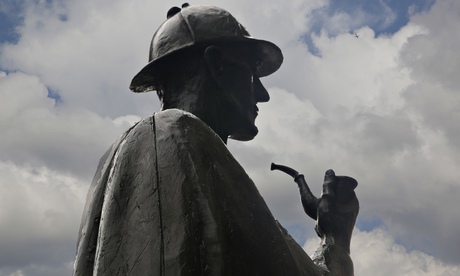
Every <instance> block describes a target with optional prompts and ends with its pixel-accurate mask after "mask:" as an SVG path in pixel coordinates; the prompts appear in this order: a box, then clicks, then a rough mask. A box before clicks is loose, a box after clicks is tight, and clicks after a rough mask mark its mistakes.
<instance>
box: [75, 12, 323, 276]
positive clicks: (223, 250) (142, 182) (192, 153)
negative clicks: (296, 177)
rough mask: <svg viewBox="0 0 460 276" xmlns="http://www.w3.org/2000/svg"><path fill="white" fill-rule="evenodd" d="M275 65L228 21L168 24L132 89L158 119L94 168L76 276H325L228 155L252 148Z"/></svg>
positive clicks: (205, 17) (269, 52)
mask: <svg viewBox="0 0 460 276" xmlns="http://www.w3.org/2000/svg"><path fill="white" fill-rule="evenodd" d="M282 60H283V56H282V53H281V51H280V49H279V48H278V47H277V46H276V45H274V44H273V43H271V42H268V41H264V40H258V39H254V38H252V37H250V36H249V34H248V32H247V31H246V30H245V29H244V27H243V26H242V25H241V24H240V23H238V21H237V20H236V19H235V18H234V17H233V16H232V15H230V14H229V13H228V12H227V11H225V10H223V9H220V8H216V7H211V6H189V7H183V8H182V9H180V8H173V9H171V10H170V12H168V19H167V20H166V21H165V22H164V23H163V24H162V25H161V26H160V28H159V29H158V30H157V32H156V33H155V35H154V37H153V39H152V44H151V49H150V62H149V64H148V65H147V66H145V67H144V68H143V69H142V70H141V71H140V72H139V73H138V74H137V75H136V76H135V77H134V79H133V81H132V83H131V86H130V88H131V90H133V91H134V92H147V91H151V90H156V92H157V94H158V96H159V98H160V101H161V103H162V110H161V111H160V112H157V113H155V114H154V115H152V116H150V117H148V118H145V119H143V120H142V121H140V122H138V123H137V124H136V125H135V126H133V127H132V128H130V129H129V130H128V131H127V132H125V133H124V134H123V135H122V136H121V137H120V138H119V139H118V141H116V142H115V143H114V144H113V145H112V146H111V148H110V149H109V150H108V151H107V153H106V154H105V155H104V156H103V157H102V158H101V161H100V163H99V167H98V169H97V171H96V175H95V177H94V180H93V182H92V184H91V187H90V189H89V192H88V197H87V203H86V206H85V209H84V213H83V218H82V222H81V227H80V233H79V240H78V246H77V257H76V261H75V267H74V275H84V276H88V275H320V272H319V270H318V269H317V267H316V266H315V265H314V264H313V262H312V261H311V259H310V258H309V257H308V256H307V255H306V254H305V252H303V250H302V248H301V247H300V246H299V245H297V244H296V243H295V242H294V241H293V240H292V239H291V238H290V237H289V235H287V233H286V232H285V231H283V229H282V228H280V227H279V226H278V224H277V222H276V221H275V219H274V218H273V216H272V214H271V212H270V211H269V209H268V207H267V205H266V204H265V202H264V200H263V199H262V197H261V196H260V194H259V192H258V191H257V188H256V187H255V185H254V183H253V182H252V180H251V179H250V178H249V176H248V175H247V174H246V173H245V171H244V170H243V168H242V167H241V166H240V165H239V164H238V162H237V161H236V160H235V159H234V158H233V156H232V155H231V154H230V152H229V151H228V150H227V147H226V145H225V144H226V142H227V139H228V138H229V137H230V138H232V139H237V140H251V139H253V138H254V136H256V134H257V132H258V130H257V127H256V126H255V124H254V121H255V119H256V117H257V112H258V108H257V103H259V102H266V101H268V100H269V95H268V92H267V91H266V90H265V88H264V86H263V85H262V83H261V82H260V79H259V78H260V77H264V76H267V75H269V74H271V73H273V72H275V71H276V70H277V69H278V68H279V67H280V65H281V63H282Z"/></svg>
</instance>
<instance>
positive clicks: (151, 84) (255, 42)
mask: <svg viewBox="0 0 460 276" xmlns="http://www.w3.org/2000/svg"><path fill="white" fill-rule="evenodd" d="M220 43H222V42H220ZM220 43H219V42H216V41H214V43H212V42H211V43H208V45H213V44H220ZM232 43H238V44H241V45H244V44H249V45H252V46H255V48H254V51H256V52H257V53H256V54H257V55H258V58H259V61H261V64H260V66H259V69H258V71H257V76H258V77H265V76H268V75H270V74H273V73H274V72H276V71H277V70H278V69H279V68H280V67H281V64H282V63H283V59H284V58H283V54H282V52H281V49H280V48H279V47H278V46H276V45H275V44H274V43H272V42H270V41H266V40H260V39H255V38H252V37H245V38H244V39H243V40H240V41H236V42H235V41H232ZM194 46H195V45H192V46H186V47H183V48H182V49H179V50H178V51H180V50H183V49H185V48H189V47H194ZM175 52H177V51H175ZM168 56H169V55H165V56H162V57H160V58H157V59H154V60H152V61H151V62H149V63H148V64H147V65H146V66H145V67H144V68H142V70H141V71H140V72H139V73H137V75H136V76H134V78H133V80H132V81H131V85H130V86H129V89H131V91H133V92H136V93H144V92H149V91H154V90H156V87H155V82H156V78H157V73H156V72H158V69H160V70H161V68H158V65H159V63H160V61H161V60H164V59H166V58H167V57H168Z"/></svg>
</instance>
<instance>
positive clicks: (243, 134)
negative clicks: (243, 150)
mask: <svg viewBox="0 0 460 276" xmlns="http://www.w3.org/2000/svg"><path fill="white" fill-rule="evenodd" d="M257 133H259V130H258V129H257V127H256V126H254V125H253V126H252V127H251V128H250V129H245V130H244V131H239V132H236V133H233V134H231V135H230V136H229V138H230V139H233V140H238V141H250V140H252V139H254V137H256V135H257Z"/></svg>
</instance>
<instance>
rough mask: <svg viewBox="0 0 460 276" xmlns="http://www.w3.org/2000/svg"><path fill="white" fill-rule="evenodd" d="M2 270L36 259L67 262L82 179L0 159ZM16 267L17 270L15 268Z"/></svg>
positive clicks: (82, 196)
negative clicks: (0, 160)
mask: <svg viewBox="0 0 460 276" xmlns="http://www.w3.org/2000/svg"><path fill="white" fill-rule="evenodd" d="M0 175H1V179H0V189H1V191H2V193H0V224H1V225H2V227H1V229H0V256H2V257H1V258H0V275H4V274H3V273H6V272H5V270H11V269H14V268H15V267H16V269H17V268H18V267H27V266H30V265H32V264H34V263H55V262H66V261H68V259H69V258H72V257H73V255H74V252H75V251H69V250H68V249H69V248H72V246H74V245H75V244H76V237H77V233H78V227H79V220H76V219H75V218H76V217H79V216H80V214H81V212H82V209H83V208H82V205H81V202H82V201H84V200H85V198H86V190H87V188H86V185H84V183H82V182H83V180H82V179H77V178H75V177H73V176H70V175H66V174H63V173H60V172H57V171H52V170H49V169H47V168H46V167H34V166H30V165H24V166H18V165H15V164H14V163H12V162H0ZM17 273H19V272H17Z"/></svg>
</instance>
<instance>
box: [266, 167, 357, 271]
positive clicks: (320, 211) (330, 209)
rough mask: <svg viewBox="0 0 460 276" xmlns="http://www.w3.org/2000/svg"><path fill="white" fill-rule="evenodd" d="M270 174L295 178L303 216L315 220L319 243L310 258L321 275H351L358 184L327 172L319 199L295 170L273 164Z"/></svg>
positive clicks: (329, 171)
mask: <svg viewBox="0 0 460 276" xmlns="http://www.w3.org/2000/svg"><path fill="white" fill-rule="evenodd" d="M271 170H280V171H283V172H285V173H287V174H289V175H290V176H292V177H293V178H294V181H295V182H296V183H297V185H298V187H299V191H300V198H301V201H302V205H303V208H304V211H305V213H306V214H307V215H308V216H309V217H311V218H312V219H314V220H316V227H315V231H316V233H317V234H318V236H319V237H320V238H321V243H320V246H319V247H318V249H317V250H316V251H315V253H314V254H313V256H312V258H313V262H314V263H315V264H316V265H317V266H318V267H320V268H321V269H322V270H323V275H334V276H336V275H337V276H338V275H343V276H350V275H353V262H352V260H351V258H350V242H351V235H352V232H353V228H354V226H355V221H356V217H357V216H358V212H359V201H358V198H357V197H356V194H355V192H354V189H355V188H356V187H357V186H358V182H357V181H356V180H355V179H353V178H351V177H348V176H336V175H335V173H334V171H333V170H328V171H326V174H325V176H324V184H323V192H322V194H321V197H320V198H316V197H315V196H314V195H313V193H312V192H311V191H310V188H309V187H308V184H307V182H306V181H305V178H304V176H303V175H302V174H299V173H298V172H297V171H296V170H294V169H292V168H290V167H287V166H283V165H277V164H274V163H272V165H271Z"/></svg>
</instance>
